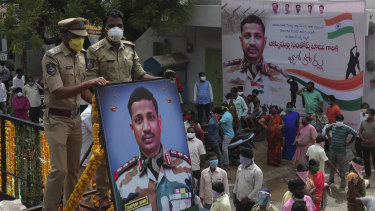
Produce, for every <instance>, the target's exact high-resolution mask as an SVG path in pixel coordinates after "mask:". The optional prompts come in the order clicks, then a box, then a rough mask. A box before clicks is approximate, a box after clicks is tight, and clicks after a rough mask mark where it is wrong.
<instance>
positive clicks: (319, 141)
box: [306, 135, 340, 175]
mask: <svg viewBox="0 0 375 211" xmlns="http://www.w3.org/2000/svg"><path fill="white" fill-rule="evenodd" d="M324 145H325V138H324V136H323V135H318V136H317V137H316V140H315V144H314V145H311V146H310V147H309V148H308V149H307V152H306V160H310V159H316V160H318V161H319V163H320V164H319V165H320V166H319V168H320V170H321V171H322V172H323V175H325V171H324V168H325V163H327V165H328V166H329V167H330V168H332V169H333V170H335V172H336V173H337V174H338V175H340V172H339V170H337V168H336V167H335V166H334V165H333V164H332V162H331V161H329V160H328V157H327V155H326V153H325V151H324Z"/></svg>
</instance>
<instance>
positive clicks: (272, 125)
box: [259, 106, 284, 166]
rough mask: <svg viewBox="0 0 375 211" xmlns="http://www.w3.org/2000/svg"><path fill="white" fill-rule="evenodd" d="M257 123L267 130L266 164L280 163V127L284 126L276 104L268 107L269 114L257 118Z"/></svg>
mask: <svg viewBox="0 0 375 211" xmlns="http://www.w3.org/2000/svg"><path fill="white" fill-rule="evenodd" d="M259 124H260V125H261V126H262V127H264V128H265V129H266V130H267V142H268V148H267V164H268V165H271V166H279V165H280V164H281V147H282V146H283V145H284V140H283V136H282V133H281V129H282V128H283V127H284V122H283V119H282V117H281V116H280V115H279V114H278V108H277V106H271V107H270V114H269V115H266V116H265V117H263V118H262V119H260V120H259Z"/></svg>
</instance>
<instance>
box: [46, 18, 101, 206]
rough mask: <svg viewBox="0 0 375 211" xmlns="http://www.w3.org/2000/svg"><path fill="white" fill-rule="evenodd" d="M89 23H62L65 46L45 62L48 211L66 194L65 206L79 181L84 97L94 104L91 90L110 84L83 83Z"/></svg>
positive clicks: (53, 51) (50, 53)
mask: <svg viewBox="0 0 375 211" xmlns="http://www.w3.org/2000/svg"><path fill="white" fill-rule="evenodd" d="M86 23H87V20H86V19H84V18H69V19H65V20H62V21H60V22H59V23H58V25H59V26H60V27H61V39H62V43H61V44H60V45H58V46H57V47H55V48H52V49H50V50H48V51H47V52H46V54H45V55H44V57H43V60H42V67H43V80H44V93H45V98H44V102H45V105H46V111H45V113H44V118H43V124H44V131H45V132H46V136H47V141H48V145H49V148H50V154H51V171H50V173H49V174H48V177H47V181H46V187H45V192H44V198H43V210H45V211H56V210H58V208H59V204H60V200H61V194H62V191H63V190H64V195H63V201H64V204H65V202H66V201H67V200H68V198H69V196H70V194H71V193H72V192H73V189H74V186H75V185H76V183H77V181H78V174H79V161H80V151H81V145H82V129H81V116H80V114H79V107H80V100H81V96H82V98H83V99H84V100H86V101H87V102H91V99H90V96H91V93H90V92H89V90H88V88H90V87H93V86H104V85H106V84H107V81H106V80H105V79H104V78H103V77H100V78H96V79H92V80H89V81H86V82H83V78H84V71H85V57H84V55H83V53H82V52H81V50H82V47H83V41H84V38H85V36H87V32H86V28H85V24H86Z"/></svg>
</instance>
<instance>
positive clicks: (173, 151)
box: [169, 150, 191, 165]
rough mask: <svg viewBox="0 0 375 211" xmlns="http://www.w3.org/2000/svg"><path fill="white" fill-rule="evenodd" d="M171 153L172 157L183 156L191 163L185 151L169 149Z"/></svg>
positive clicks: (182, 157)
mask: <svg viewBox="0 0 375 211" xmlns="http://www.w3.org/2000/svg"><path fill="white" fill-rule="evenodd" d="M169 154H170V155H171V157H175V158H181V159H183V160H185V161H186V162H188V163H189V164H190V165H191V162H190V158H189V157H188V156H187V155H185V154H184V153H182V152H178V151H176V150H169Z"/></svg>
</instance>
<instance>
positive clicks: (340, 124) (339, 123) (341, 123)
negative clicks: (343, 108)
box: [336, 122, 344, 127]
mask: <svg viewBox="0 0 375 211" xmlns="http://www.w3.org/2000/svg"><path fill="white" fill-rule="evenodd" d="M336 125H337V126H339V127H341V126H343V125H344V122H336Z"/></svg>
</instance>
